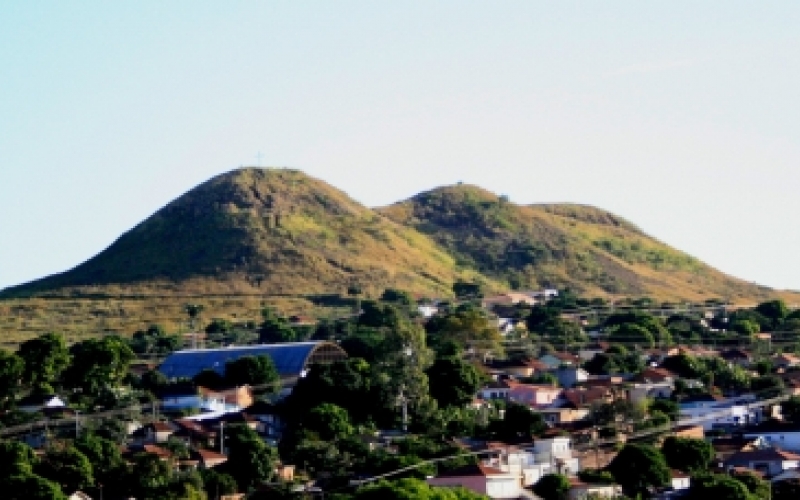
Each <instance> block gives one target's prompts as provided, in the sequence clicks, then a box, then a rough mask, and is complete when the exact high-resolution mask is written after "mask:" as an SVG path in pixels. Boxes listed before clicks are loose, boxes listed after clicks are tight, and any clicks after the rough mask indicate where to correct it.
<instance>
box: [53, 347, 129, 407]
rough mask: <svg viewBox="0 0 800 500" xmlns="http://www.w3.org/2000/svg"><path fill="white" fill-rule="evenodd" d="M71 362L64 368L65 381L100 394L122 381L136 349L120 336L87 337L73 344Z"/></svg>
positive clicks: (70, 384)
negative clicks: (132, 348) (133, 349)
mask: <svg viewBox="0 0 800 500" xmlns="http://www.w3.org/2000/svg"><path fill="white" fill-rule="evenodd" d="M70 353H71V354H72V364H71V365H70V367H69V368H68V369H67V370H66V371H65V372H64V381H65V385H67V386H68V387H73V388H80V389H81V390H82V391H83V392H84V393H85V394H89V395H93V396H97V395H99V394H100V393H101V392H102V391H104V390H108V389H109V388H114V387H116V386H118V385H119V384H121V383H122V381H123V379H124V378H125V376H126V375H127V374H128V366H129V364H130V362H131V360H133V358H134V353H133V351H132V350H131V348H130V347H129V346H128V344H127V343H126V342H125V341H123V340H122V339H121V338H119V337H117V336H108V337H103V338H102V339H88V340H84V341H82V342H78V343H76V344H74V345H73V346H72V348H70Z"/></svg>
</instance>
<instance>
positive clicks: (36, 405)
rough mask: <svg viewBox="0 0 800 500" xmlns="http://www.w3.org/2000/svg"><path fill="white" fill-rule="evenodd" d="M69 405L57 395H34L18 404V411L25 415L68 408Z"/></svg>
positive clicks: (26, 397)
mask: <svg viewBox="0 0 800 500" xmlns="http://www.w3.org/2000/svg"><path fill="white" fill-rule="evenodd" d="M66 407H67V403H65V402H64V400H63V399H61V398H60V397H59V396H57V395H55V394H32V395H30V396H25V397H24V398H22V399H20V400H19V401H18V402H17V409H18V410H19V411H22V412H25V413H36V412H39V411H45V410H49V409H56V408H66Z"/></svg>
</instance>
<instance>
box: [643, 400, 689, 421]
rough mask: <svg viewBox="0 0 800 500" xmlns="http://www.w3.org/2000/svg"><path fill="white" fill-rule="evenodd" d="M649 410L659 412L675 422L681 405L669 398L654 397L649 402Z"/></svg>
mask: <svg viewBox="0 0 800 500" xmlns="http://www.w3.org/2000/svg"><path fill="white" fill-rule="evenodd" d="M649 410H650V411H651V412H661V413H663V414H664V415H666V416H667V417H669V419H670V420H672V421H673V422H677V421H678V418H679V417H680V413H681V407H680V405H678V403H676V402H675V401H672V400H670V399H661V398H659V399H654V400H653V402H652V403H650V408H649Z"/></svg>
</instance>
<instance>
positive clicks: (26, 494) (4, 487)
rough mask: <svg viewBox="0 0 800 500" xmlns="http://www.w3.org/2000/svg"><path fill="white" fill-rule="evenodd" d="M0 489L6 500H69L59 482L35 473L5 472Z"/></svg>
mask: <svg viewBox="0 0 800 500" xmlns="http://www.w3.org/2000/svg"><path fill="white" fill-rule="evenodd" d="M0 491H2V492H3V499H4V500H67V495H65V494H64V492H63V491H61V488H60V487H59V486H58V484H56V483H54V482H52V481H48V480H47V479H45V478H43V477H40V476H36V475H33V474H16V475H11V474H5V473H4V474H3V476H2V478H0Z"/></svg>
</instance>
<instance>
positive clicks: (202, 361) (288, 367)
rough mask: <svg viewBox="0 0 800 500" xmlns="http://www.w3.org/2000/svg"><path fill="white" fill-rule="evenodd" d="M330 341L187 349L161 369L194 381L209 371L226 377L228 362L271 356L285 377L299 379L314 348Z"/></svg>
mask: <svg viewBox="0 0 800 500" xmlns="http://www.w3.org/2000/svg"><path fill="white" fill-rule="evenodd" d="M322 344H326V342H293V343H286V344H259V345H247V346H236V347H223V348H219V349H186V350H183V351H175V352H173V353H172V354H170V355H169V356H168V357H167V359H165V360H164V362H163V363H162V364H161V366H160V367H159V368H158V370H159V371H160V372H161V373H163V374H164V375H165V376H166V377H167V378H192V377H194V376H195V375H197V374H198V373H200V372H201V371H203V370H205V369H206V368H209V369H212V370H214V371H216V372H217V373H219V374H220V375H224V374H225V363H227V362H228V361H233V360H236V359H239V358H241V357H244V356H260V355H263V354H268V355H269V356H270V357H271V358H272V362H273V363H274V364H275V368H276V369H277V370H278V373H279V374H280V375H281V377H297V376H299V375H300V373H301V372H302V371H303V369H304V368H305V363H306V360H307V359H308V357H309V356H310V355H311V353H312V352H313V351H314V349H315V348H316V347H318V346H320V345H322Z"/></svg>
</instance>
